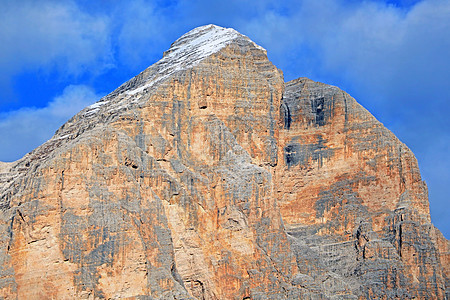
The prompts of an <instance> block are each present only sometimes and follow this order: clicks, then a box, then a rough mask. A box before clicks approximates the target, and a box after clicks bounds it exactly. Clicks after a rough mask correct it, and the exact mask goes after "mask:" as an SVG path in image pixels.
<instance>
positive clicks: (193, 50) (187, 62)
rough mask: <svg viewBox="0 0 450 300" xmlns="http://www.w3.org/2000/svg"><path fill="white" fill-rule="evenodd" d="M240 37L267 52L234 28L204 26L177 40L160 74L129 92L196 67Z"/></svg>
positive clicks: (138, 90) (161, 63) (165, 56)
mask: <svg viewBox="0 0 450 300" xmlns="http://www.w3.org/2000/svg"><path fill="white" fill-rule="evenodd" d="M237 38H244V39H247V40H248V41H249V42H251V43H252V44H253V45H254V46H255V47H256V48H258V49H260V50H262V51H264V52H266V50H265V49H264V48H263V47H261V46H259V45H257V44H256V43H254V42H253V41H251V40H250V39H249V38H248V37H246V36H244V35H242V34H240V33H239V32H237V31H236V30H234V29H233V28H223V27H220V26H216V25H205V26H201V27H198V28H195V29H193V30H191V31H189V32H188V33H186V34H184V35H183V36H182V37H180V38H179V39H178V40H176V41H175V42H174V43H173V44H172V46H171V47H170V49H169V50H167V51H166V52H164V56H163V58H162V59H161V60H160V61H158V62H157V63H156V64H155V66H156V68H157V72H155V73H153V74H152V76H150V78H148V80H147V82H146V83H145V84H144V85H142V86H140V87H138V88H135V89H133V90H129V91H127V92H126V93H127V94H128V95H134V94H136V93H139V92H142V91H143V90H145V89H146V88H149V87H151V86H153V85H155V84H156V83H158V82H160V81H162V80H164V79H166V78H168V77H169V76H172V75H173V74H174V73H176V72H177V71H181V70H184V69H187V68H190V67H193V66H195V65H196V64H198V63H199V62H200V61H202V60H203V59H205V58H206V57H208V56H210V55H212V54H214V53H216V52H218V51H220V50H221V49H222V48H224V47H226V46H227V45H229V44H231V43H232V42H233V41H234V40H235V39H237Z"/></svg>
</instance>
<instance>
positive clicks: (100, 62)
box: [0, 1, 113, 85]
mask: <svg viewBox="0 0 450 300" xmlns="http://www.w3.org/2000/svg"><path fill="white" fill-rule="evenodd" d="M109 26H110V23H109V20H108V19H107V18H105V17H101V16H96V17H93V16H91V15H89V14H87V13H85V12H83V11H81V10H80V9H79V8H78V7H77V6H76V5H75V4H74V3H72V2H69V1H61V2H60V1H5V2H4V3H2V9H1V10H0V27H1V28H2V30H0V53H1V54H0V69H1V70H2V72H1V74H2V75H1V78H0V80H1V83H3V85H5V84H7V83H8V80H9V79H10V78H11V77H12V76H14V75H15V74H17V73H20V72H22V71H29V70H37V69H39V70H42V71H44V72H52V71H56V72H58V73H60V74H64V75H69V74H72V75H78V74H81V73H83V72H85V71H86V70H87V69H89V68H91V71H92V69H97V70H98V69H99V68H102V67H103V68H106V67H108V66H109V65H110V64H112V63H113V57H112V53H111V48H110V34H109ZM93 66H94V67H95V68H92V67H93Z"/></svg>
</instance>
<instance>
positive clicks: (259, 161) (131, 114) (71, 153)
mask: <svg viewBox="0 0 450 300" xmlns="http://www.w3.org/2000/svg"><path fill="white" fill-rule="evenodd" d="M0 197H1V203H0V205H1V213H0V233H1V238H0V296H2V297H4V298H5V299H16V298H19V299H28V298H34V299H36V298H41V299H48V298H55V299H73V298H77V299H97V298H98V299H100V298H112V299H119V298H130V297H131V298H136V299H328V298H336V299H358V298H360V299H363V298H385V299H391V298H399V299H404V298H414V297H416V298H418V299H433V298H440V299H444V298H445V297H446V289H447V287H448V286H449V282H448V278H449V267H448V266H449V244H448V241H447V240H446V239H445V238H444V237H443V236H442V235H441V234H440V232H439V231H438V230H437V229H436V228H434V227H433V225H432V224H431V222H430V215H429V209H428V198H427V189H426V185H425V183H424V182H423V181H422V180H421V177H420V173H419V169H418V166H417V162H416V160H415V158H414V155H413V154H412V153H411V151H410V150H409V149H408V148H407V147H406V146H405V145H404V144H402V143H401V142H400V141H398V139H397V138H396V137H395V136H394V135H393V134H392V133H391V132H389V131H388V130H387V129H386V128H384V127H383V125H382V124H381V123H379V122H378V121H377V120H376V119H375V118H374V117H373V116H371V115H370V113H368V112H367V111H366V110H365V109H364V108H362V107H361V106H360V105H359V104H358V103H356V101H355V100H354V99H353V98H351V97H350V96H349V95H347V94H346V93H344V92H342V91H341V90H339V89H338V88H335V87H331V86H328V85H325V84H321V83H316V82H313V81H311V80H309V79H306V78H300V79H298V80H294V81H292V82H289V83H287V84H285V83H284V80H283V75H282V72H281V71H280V70H278V69H277V68H276V67H275V66H273V65H272V64H271V63H270V61H269V60H268V59H267V55H266V51H265V50H264V49H263V48H261V47H260V46H258V45H256V44H255V43H254V42H252V41H251V40H250V39H248V38H247V37H245V36H243V35H241V34H239V33H238V32H236V31H234V30H233V29H225V28H221V27H218V26H214V25H208V26H203V27H199V28H196V29H194V30H192V31H190V32H188V33H187V34H185V35H183V36H182V37H181V38H180V39H178V40H177V41H176V42H175V43H173V44H172V46H171V48H170V49H169V50H168V51H166V52H165V53H164V56H163V58H162V59H161V60H160V61H159V62H157V63H156V64H154V65H152V66H150V67H149V68H148V69H146V70H145V71H143V72H142V73H141V74H139V75H138V76H136V77H135V78H133V79H131V80H130V81H128V82H126V83H124V84H123V85H122V86H120V87H119V88H118V89H117V90H116V91H114V92H112V93H111V94H110V95H108V96H106V97H104V98H103V99H101V100H100V101H99V102H97V103H96V104H94V105H91V106H90V107H87V108H86V109H84V110H82V111H81V112H80V113H79V114H77V115H76V116H74V117H73V118H72V119H71V120H69V121H68V122H67V123H66V124H65V125H63V126H62V127H61V128H60V129H59V130H58V131H57V132H56V134H55V136H54V137H53V138H52V139H51V140H49V141H48V142H46V143H45V144H43V145H42V146H40V147H38V148H37V149H35V150H34V151H33V152H31V153H29V154H27V155H26V156H25V157H24V158H22V159H21V160H19V161H17V162H14V163H9V164H3V163H2V164H0Z"/></svg>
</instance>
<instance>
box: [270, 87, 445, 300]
mask: <svg viewBox="0 0 450 300" xmlns="http://www.w3.org/2000/svg"><path fill="white" fill-rule="evenodd" d="M280 118H281V119H282V120H283V121H284V124H283V125H284V127H283V130H281V133H280V139H279V146H280V147H279V156H280V157H281V156H282V157H283V159H279V164H278V166H277V179H276V183H274V185H275V186H276V188H277V192H276V194H277V196H276V197H277V200H278V205H279V207H280V211H281V215H282V218H283V221H284V224H285V228H286V231H287V232H288V234H289V236H291V237H292V243H293V245H294V246H293V251H294V253H296V256H297V257H300V260H298V261H297V263H298V267H299V270H300V272H302V273H305V274H306V275H308V276H311V277H312V278H315V279H319V281H320V280H324V278H325V280H328V279H326V278H332V279H331V280H330V286H331V291H333V293H334V291H335V290H336V292H340V293H347V292H348V290H351V291H352V292H353V293H354V294H355V295H357V296H359V297H363V298H374V297H376V298H377V297H382V298H388V299H391V298H402V299H403V298H414V297H416V298H421V299H435V298H444V297H445V290H446V283H445V280H446V278H447V277H448V270H447V271H446V270H445V269H446V268H447V267H446V265H447V264H448V263H447V262H446V259H447V257H448V249H447V248H446V247H448V242H447V241H445V242H444V240H443V239H442V237H441V236H440V233H437V229H435V228H434V227H433V225H432V224H431V223H430V214H429V208H428V196H427V187H426V185H425V183H424V182H423V181H422V179H421V177H420V172H419V168H418V165H417V161H416V159H415V157H414V155H413V154H412V152H411V151H410V150H409V149H408V148H407V147H406V146H405V145H404V144H402V143H401V142H400V141H399V140H398V139H397V138H396V137H395V136H394V135H393V134H392V133H391V132H389V131H388V130H387V129H386V128H384V127H383V125H382V124H381V123H379V122H378V121H377V120H376V119H375V118H374V117H373V116H372V115H370V113H368V112H367V111H366V110H365V109H364V108H362V107H361V106H360V105H359V104H358V103H357V102H356V101H355V100H354V99H353V98H352V97H350V96H349V95H348V94H346V93H345V92H342V91H341V90H339V89H338V88H336V87H332V86H328V85H325V84H322V83H316V82H313V81H311V80H309V79H306V78H300V79H297V80H294V81H291V82H288V83H287V84H286V91H285V94H284V98H283V103H282V109H281V115H280ZM438 235H439V236H438ZM439 248H441V249H444V250H439ZM445 249H447V250H445ZM305 252H306V253H309V254H308V255H305V254H304V253H305ZM439 253H441V254H439ZM446 253H447V254H446ZM446 255H447V256H446ZM317 260H318V261H319V262H320V263H315V262H316V261H317ZM311 264H315V265H316V266H317V265H320V266H326V267H321V268H317V267H315V268H313V269H311V267H310V265H311ZM324 272H325V273H324ZM330 273H331V274H332V275H330ZM324 274H325V275H324ZM333 276H334V277H333Z"/></svg>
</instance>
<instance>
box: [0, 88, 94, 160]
mask: <svg viewBox="0 0 450 300" xmlns="http://www.w3.org/2000/svg"><path fill="white" fill-rule="evenodd" d="M100 98H101V96H100V95H98V94H96V93H95V91H94V90H93V89H92V88H90V87H87V86H84V85H77V86H74V85H71V86H68V87H66V88H65V89H64V91H63V93H62V95H60V96H58V97H55V99H53V101H51V102H49V103H48V105H47V106H46V107H44V108H33V107H28V108H22V109H19V110H16V111H12V112H9V113H3V114H0V141H2V147H0V157H2V159H4V160H6V161H13V160H16V159H19V158H20V157H22V156H23V155H24V154H25V153H27V152H30V151H31V150H33V149H34V148H36V147H37V146H39V145H41V144H42V143H44V142H45V141H47V140H48V139H50V138H51V136H52V135H53V133H54V132H55V131H56V130H57V129H58V128H59V127H60V126H61V125H63V123H64V122H66V121H67V120H68V119H70V118H71V117H72V116H73V115H75V114H76V113H77V112H78V111H80V110H81V109H83V108H84V107H86V106H88V105H90V104H92V103H94V102H95V101H97V100H99V99H100Z"/></svg>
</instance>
